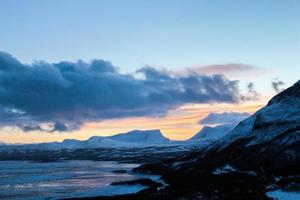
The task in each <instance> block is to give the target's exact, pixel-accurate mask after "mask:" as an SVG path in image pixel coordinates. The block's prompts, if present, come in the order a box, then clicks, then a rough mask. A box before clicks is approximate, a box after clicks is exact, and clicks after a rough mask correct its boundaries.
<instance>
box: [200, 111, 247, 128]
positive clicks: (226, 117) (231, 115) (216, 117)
mask: <svg viewBox="0 0 300 200" xmlns="http://www.w3.org/2000/svg"><path fill="white" fill-rule="evenodd" d="M249 116H250V114H249V113H246V112H244V113H239V112H223V113H210V114H209V115H207V116H206V117H205V118H204V119H201V120H200V121H199V124H202V125H207V124H238V123H239V122H240V121H242V120H244V119H246V118H247V117H249Z"/></svg>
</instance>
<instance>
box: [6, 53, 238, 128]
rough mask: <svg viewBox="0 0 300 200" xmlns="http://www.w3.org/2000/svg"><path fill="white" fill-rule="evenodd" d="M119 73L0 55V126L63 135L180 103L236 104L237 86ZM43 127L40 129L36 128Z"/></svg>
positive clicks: (152, 72)
mask: <svg viewBox="0 0 300 200" xmlns="http://www.w3.org/2000/svg"><path fill="white" fill-rule="evenodd" d="M136 73H137V74H140V75H142V76H141V77H142V78H137V76H135V74H121V73H119V72H118V70H117V69H116V67H115V66H113V65H112V64H111V63H110V62H107V61H104V60H93V61H91V62H89V63H87V62H83V61H78V62H59V63H47V62H43V61H39V62H35V63H33V64H30V65H27V64H22V63H21V62H19V61H18V60H17V59H16V58H14V57H12V56H11V55H10V54H7V53H4V52H0V124H1V125H2V126H18V127H20V128H21V129H22V130H23V131H32V130H40V131H48V132H52V131H68V130H75V129H78V128H80V125H82V124H83V123H85V122H91V121H101V120H104V119H114V118H124V117H138V116H163V115H165V114H166V113H167V112H168V111H169V110H171V109H173V108H176V107H178V106H180V105H183V104H186V103H237V102H239V101H240V99H241V95H240V92H239V87H238V81H231V80H228V79H227V78H226V77H225V76H223V75H211V76H208V75H199V74H188V75H175V74H173V73H171V72H169V71H166V70H157V69H155V68H152V67H144V68H142V69H139V70H138V71H137V72H136ZM43 123H44V124H46V125H47V126H48V128H46V129H45V128H42V125H41V124H43Z"/></svg>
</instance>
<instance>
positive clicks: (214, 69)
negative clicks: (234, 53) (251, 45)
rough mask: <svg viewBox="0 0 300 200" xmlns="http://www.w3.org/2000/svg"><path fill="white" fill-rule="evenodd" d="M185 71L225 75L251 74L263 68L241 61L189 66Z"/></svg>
mask: <svg viewBox="0 0 300 200" xmlns="http://www.w3.org/2000/svg"><path fill="white" fill-rule="evenodd" d="M186 71H188V72H196V73H199V74H204V75H212V74H223V75H226V76H251V75H255V74H258V73H259V72H262V71H263V69H262V68H259V67H256V66H253V65H248V64H243V63H229V64H216V65H205V66H195V67H189V68H187V69H186Z"/></svg>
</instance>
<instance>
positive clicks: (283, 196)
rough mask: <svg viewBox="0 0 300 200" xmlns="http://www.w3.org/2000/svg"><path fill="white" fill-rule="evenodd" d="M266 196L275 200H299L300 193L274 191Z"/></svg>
mask: <svg viewBox="0 0 300 200" xmlns="http://www.w3.org/2000/svg"><path fill="white" fill-rule="evenodd" d="M266 195H267V196H268V197H270V198H274V199H276V200H299V199H300V191H299V192H286V191H282V190H274V191H270V192H267V193H266Z"/></svg>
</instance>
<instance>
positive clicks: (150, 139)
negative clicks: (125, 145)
mask: <svg viewBox="0 0 300 200" xmlns="http://www.w3.org/2000/svg"><path fill="white" fill-rule="evenodd" d="M110 138H111V139H114V140H117V141H123V142H144V143H161V142H168V141H169V139H168V138H166V137H164V136H163V135H162V133H161V132H160V130H158V129H155V130H134V131H129V132H127V133H121V134H117V135H113V136H110Z"/></svg>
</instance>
